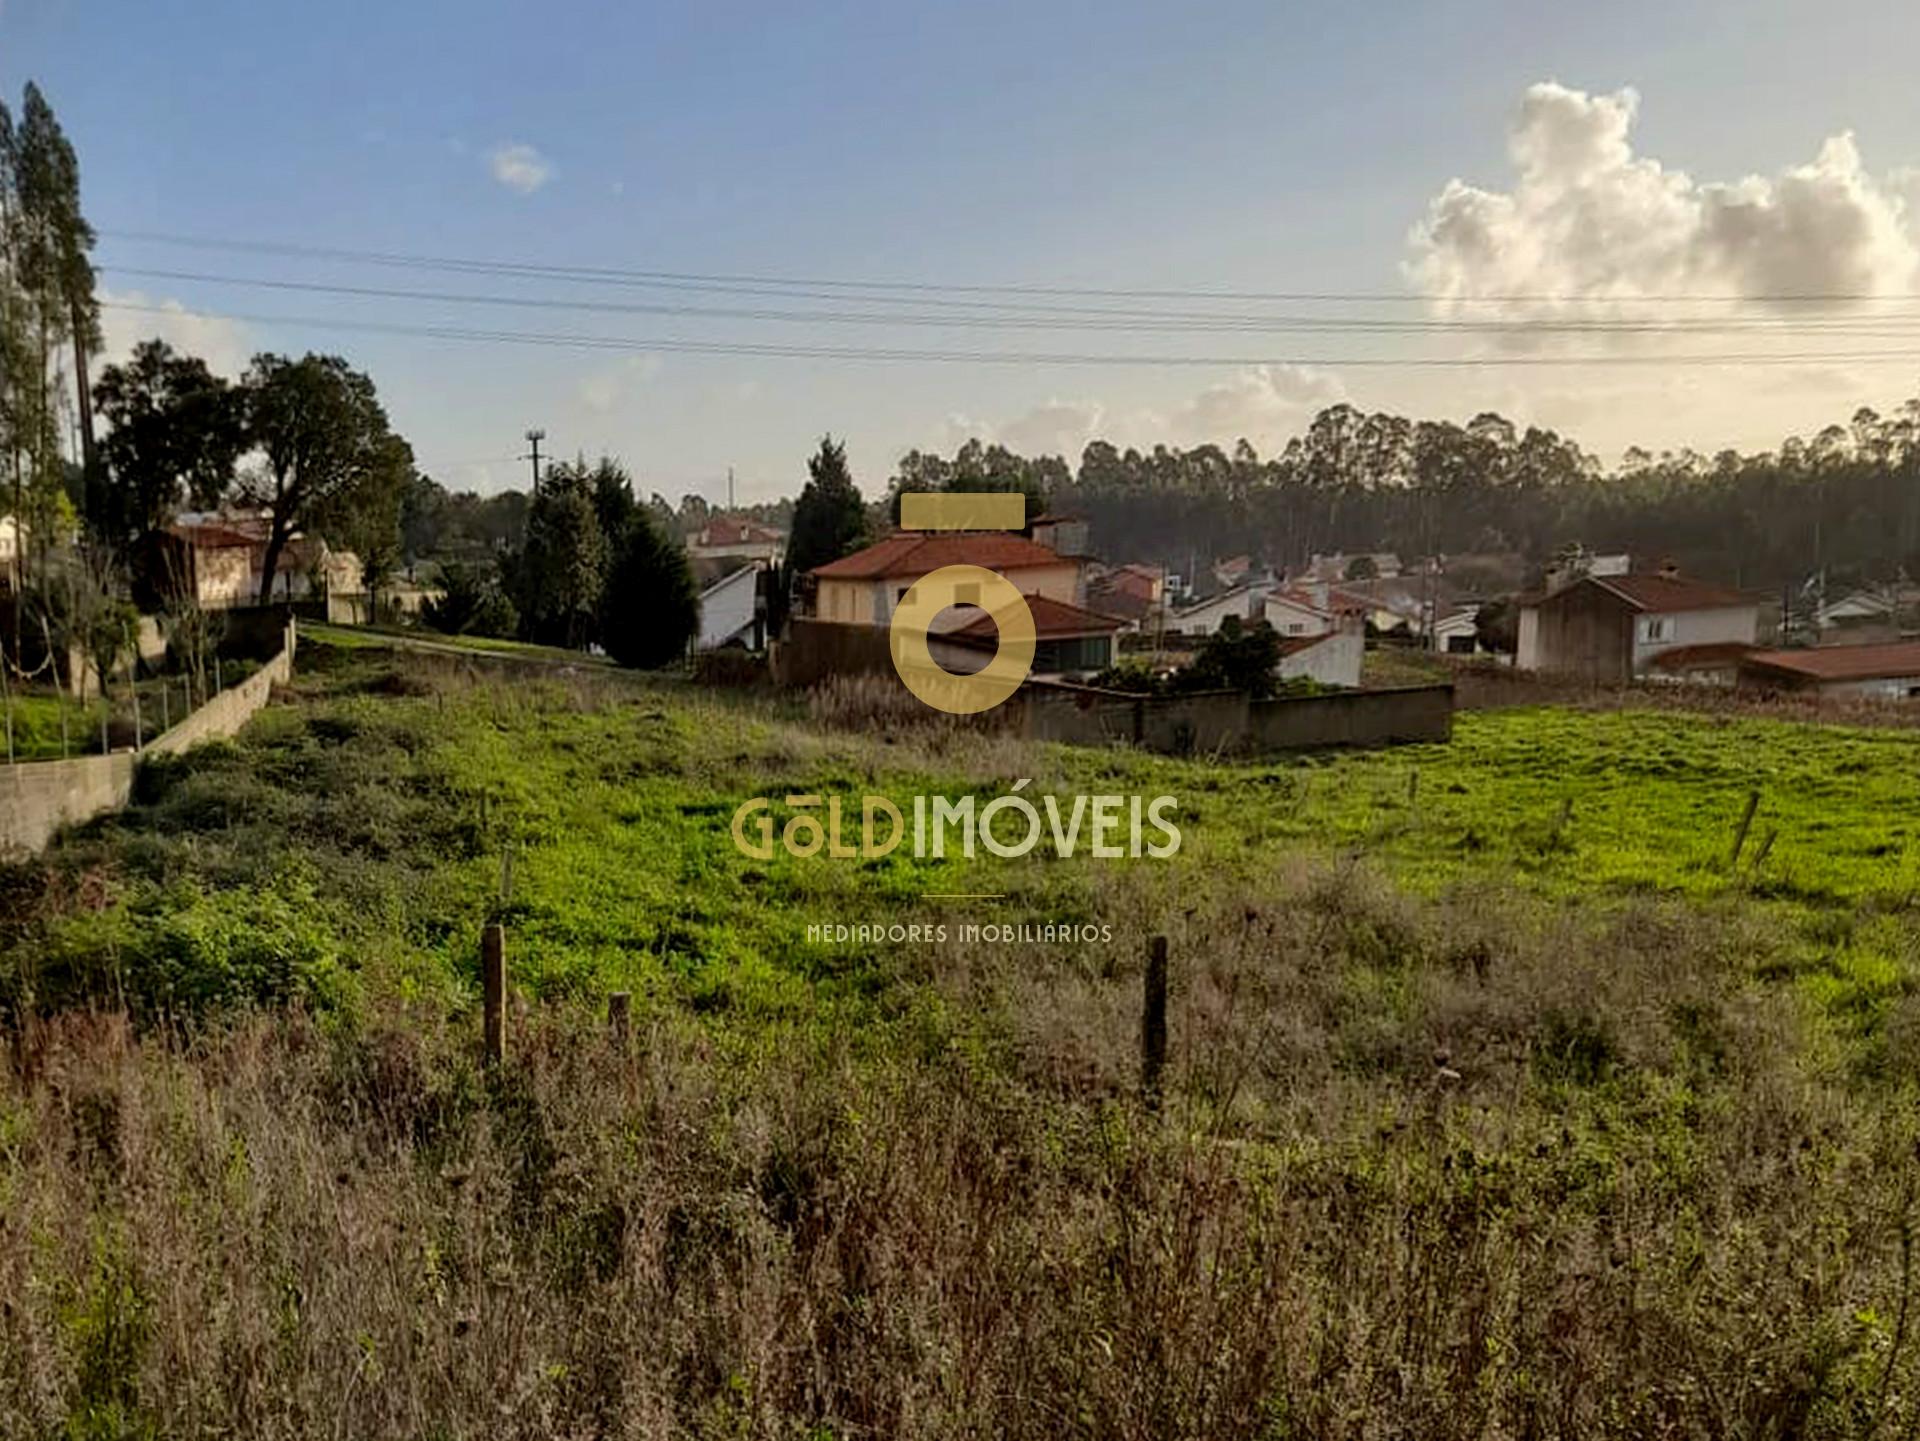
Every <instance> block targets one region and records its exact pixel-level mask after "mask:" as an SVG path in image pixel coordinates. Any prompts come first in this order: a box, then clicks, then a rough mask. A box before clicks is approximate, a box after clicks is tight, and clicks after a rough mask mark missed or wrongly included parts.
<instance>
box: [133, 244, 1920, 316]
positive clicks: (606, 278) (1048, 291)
mask: <svg viewBox="0 0 1920 1441" xmlns="http://www.w3.org/2000/svg"><path fill="white" fill-rule="evenodd" d="M99 233H100V234H101V235H102V236H105V237H108V238H112V239H118V240H130V241H139V242H142V243H147V244H155V245H174V246H183V247H188V248H194V249H203V250H227V251H235V252H243V253H248V254H256V255H282V256H291V257H298V258H304V259H311V260H335V261H347V262H352V263H355V264H367V265H389V266H405V267H410V268H416V269H418V268H429V269H444V270H461V271H471V272H476V273H485V274H499V275H517V276H525V277H539V278H547V279H563V280H589V281H597V282H601V283H616V284H641V285H650V286H651V285H726V286H745V285H753V286H770V287H781V288H791V287H808V288H812V289H818V290H833V291H842V292H845V291H876V292H889V291H890V292H898V293H906V294H912V295H935V294H943V293H944V294H954V295H1014V296H1055V297H1071V296H1079V297H1084V298H1088V299H1135V300H1145V299H1153V300H1230V301H1255V302H1259V301H1272V302H1296V301H1300V302H1330V303H1351V304H1449V305H1463V304H1472V305H1593V304H1608V305H1613V304H1619V305H1638V304H1643V303H1652V304H1682V303H1699V304H1714V305H1718V304H1728V305H1747V304H1754V305H1760V304H1764V305H1803V304H1804V305H1840V304H1856V303H1862V302H1882V301H1894V300H1897V301H1904V302H1913V301H1917V300H1920V295H1916V294H1912V293H1906V294H1886V293H1883V292H1878V291H1824V292H1796V291H1784V292H1771V293H1756V294H1711V293H1704V292H1697V293H1688V292H1674V293H1664V294H1647V295H1593V294H1587V293H1577V292H1539V293H1513V294H1493V295H1437V296H1436V295H1426V294H1419V293H1409V292H1406V291H1325V290H1318V291H1316V290H1217V289H1174V288H1149V287H1141V286H1073V285H1031V284H1028V285H1005V284H1001V285H988V284H979V283H963V282H934V281H914V280H846V279H840V278H831V277H823V276H778V275H756V274H737V273H726V272H701V271H681V270H640V269H629V268H625V267H620V266H601V265H556V264H551V263H546V262H535V261H503V260H482V259H476V258H473V257H464V256H435V255H422V254H414V253H407V252H402V251H382V250H355V249H350V248H346V247H340V246H321V245H304V244H296V243H293V242H286V241H270V240H236V239H230V238H226V237H222V236H198V235H179V234H174V233H171V232H165V231H151V230H104V231H101V232H99Z"/></svg>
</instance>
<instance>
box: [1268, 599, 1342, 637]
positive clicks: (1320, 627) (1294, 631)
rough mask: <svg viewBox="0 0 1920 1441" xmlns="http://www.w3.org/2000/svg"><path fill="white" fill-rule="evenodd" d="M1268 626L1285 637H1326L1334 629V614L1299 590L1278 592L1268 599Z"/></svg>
mask: <svg viewBox="0 0 1920 1441" xmlns="http://www.w3.org/2000/svg"><path fill="white" fill-rule="evenodd" d="M1263 613H1264V614H1265V616H1266V618H1267V624H1268V625H1270V626H1272V627H1273V628H1274V631H1275V632H1276V633H1277V634H1279V635H1283V636H1290V635H1293V636H1298V635H1325V634H1326V633H1327V632H1328V631H1330V630H1332V629H1333V612H1332V611H1330V610H1328V609H1327V608H1326V607H1325V606H1324V605H1315V604H1314V603H1313V601H1312V600H1310V599H1309V598H1308V597H1307V596H1306V595H1305V594H1304V593H1302V592H1300V591H1298V590H1292V589H1289V590H1277V591H1275V592H1274V593H1273V594H1272V595H1269V596H1268V597H1267V598H1266V602H1265V605H1264V607H1263Z"/></svg>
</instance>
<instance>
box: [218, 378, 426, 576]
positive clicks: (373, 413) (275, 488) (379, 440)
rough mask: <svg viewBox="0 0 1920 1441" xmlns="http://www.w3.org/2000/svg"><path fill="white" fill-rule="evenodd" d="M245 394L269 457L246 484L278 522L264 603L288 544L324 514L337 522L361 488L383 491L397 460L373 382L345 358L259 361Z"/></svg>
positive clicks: (255, 434) (256, 435) (265, 567)
mask: <svg viewBox="0 0 1920 1441" xmlns="http://www.w3.org/2000/svg"><path fill="white" fill-rule="evenodd" d="M245 389H246V406H247V433H248V437H249V439H250V440H251V441H252V442H253V444H254V445H255V446H257V447H258V448H259V449H260V452H261V453H262V455H264V456H265V457H266V466H265V469H264V472H262V473H260V474H257V475H255V476H254V477H252V478H251V480H250V481H249V482H248V483H247V484H246V486H245V494H246V497H247V499H249V500H251V501H253V502H255V503H257V504H260V505H264V506H265V507H266V508H267V511H268V515H269V517H270V523H269V528H268V532H267V549H266V555H265V557H264V558H263V560H262V562H261V567H260V600H261V601H262V603H264V602H266V601H268V600H271V599H272V598H273V580H274V576H275V574H276V573H277V572H278V570H279V566H280V557H281V554H282V553H283V552H284V551H285V550H286V546H287V542H288V541H290V540H291V539H293V537H294V536H295V535H296V534H298V533H299V532H300V531H301V530H303V529H305V528H307V527H309V526H311V525H313V524H315V522H316V521H317V520H318V519H319V518H320V517H322V516H328V517H329V518H332V519H337V518H338V516H339V514H340V510H339V507H340V506H341V505H343V504H349V503H351V501H350V497H352V496H353V495H354V494H355V493H356V490H357V488H360V487H363V486H368V485H374V486H378V485H379V484H380V483H381V480H382V478H383V477H391V475H392V473H393V468H394V466H395V463H396V462H395V451H394V448H393V445H392V440H393V436H392V432H391V431H390V429H389V428H388V425H387V413H386V411H385V410H383V409H381V406H380V401H379V399H378V397H377V396H376V395H375V393H374V388H373V382H372V381H371V380H369V379H368V378H367V377H366V376H365V375H363V374H362V373H361V372H359V371H357V370H355V369H353V367H351V366H350V365H348V364H347V362H346V361H344V360H342V359H341V358H340V357H339V356H337V355H305V356H302V357H301V358H300V359H298V360H289V359H288V358H287V357H285V356H282V355H270V354H263V355H256V356H255V357H254V358H253V364H252V365H251V366H249V367H248V369H247V376H246V380H245ZM409 461H410V457H409Z"/></svg>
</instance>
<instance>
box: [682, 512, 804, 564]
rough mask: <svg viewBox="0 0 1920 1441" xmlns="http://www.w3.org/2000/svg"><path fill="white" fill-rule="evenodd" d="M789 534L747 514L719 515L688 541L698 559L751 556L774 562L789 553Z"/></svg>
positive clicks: (688, 546) (759, 559)
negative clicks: (787, 535)
mask: <svg viewBox="0 0 1920 1441" xmlns="http://www.w3.org/2000/svg"><path fill="white" fill-rule="evenodd" d="M786 549H787V537H786V535H785V534H784V533H782V532H781V531H778V530H775V529H774V528H773V527H772V526H770V525H762V524H761V523H760V522H759V521H757V520H749V519H748V518H747V517H745V516H738V515H717V516H715V517H713V519H711V520H709V521H708V522H707V523H706V524H705V525H703V526H701V527H700V529H699V530H697V531H695V532H694V534H693V537H692V538H691V539H690V540H688V542H687V554H688V556H689V557H691V558H693V559H696V560H731V559H740V560H751V561H758V562H759V563H761V564H763V565H772V564H774V563H775V562H776V561H778V560H779V559H780V557H781V556H782V555H784V554H785V553H786Z"/></svg>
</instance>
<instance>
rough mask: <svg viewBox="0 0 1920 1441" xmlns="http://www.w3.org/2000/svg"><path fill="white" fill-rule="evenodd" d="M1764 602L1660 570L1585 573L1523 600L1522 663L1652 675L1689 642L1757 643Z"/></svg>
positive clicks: (1609, 675) (1609, 677) (1584, 672)
mask: <svg viewBox="0 0 1920 1441" xmlns="http://www.w3.org/2000/svg"><path fill="white" fill-rule="evenodd" d="M1759 630H1760V607H1759V604H1758V602H1756V601H1755V600H1754V598H1753V597H1752V596H1749V595H1745V594H1742V593H1741V592H1740V591H1737V590H1731V589H1729V588H1727V587H1726V586H1720V585H1713V584H1710V583H1708V582H1706V581H1698V580H1690V579H1688V578H1686V577H1684V576H1682V575H1680V574H1679V573H1678V572H1677V571H1676V570H1675V569H1674V568H1673V567H1671V566H1669V567H1667V568H1665V569H1664V570H1662V571H1660V572H1659V573H1658V574H1631V575H1592V574H1588V575H1584V576H1582V577H1580V578H1579V579H1578V580H1576V581H1574V582H1572V583H1571V584H1569V585H1564V586H1562V587H1560V589H1558V590H1556V591H1553V592H1551V593H1549V594H1547V595H1539V596H1530V597H1525V598H1523V599H1522V600H1521V602H1520V620H1519V647H1518V653H1517V654H1516V656H1515V664H1517V665H1518V666H1520V667H1521V668H1522V669H1524V670H1542V671H1552V672H1557V673H1560V674H1564V675H1571V676H1578V677H1581V678H1584V679H1587V680H1593V681H1600V682H1611V683H1618V682H1622V681H1627V680H1631V679H1634V678H1635V677H1639V676H1644V675H1646V674H1648V672H1649V671H1650V670H1651V669H1652V668H1653V662H1654V660H1655V658H1656V657H1658V656H1660V655H1662V654H1663V653H1665V652H1667V651H1670V650H1674V649H1676V648H1678V647H1681V646H1705V645H1715V646H1718V645H1731V644H1739V645H1749V646H1750V645H1752V644H1754V642H1755V640H1756V638H1757V637H1758V635H1759Z"/></svg>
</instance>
